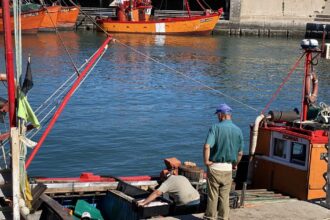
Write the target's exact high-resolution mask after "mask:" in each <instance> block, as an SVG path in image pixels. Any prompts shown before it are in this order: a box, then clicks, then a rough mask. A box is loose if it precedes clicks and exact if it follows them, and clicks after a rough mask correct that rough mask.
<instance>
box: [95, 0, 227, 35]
mask: <svg viewBox="0 0 330 220" xmlns="http://www.w3.org/2000/svg"><path fill="white" fill-rule="evenodd" d="M198 3H199V4H200V2H199V1H198ZM184 4H185V8H186V9H187V11H160V10H159V11H158V12H159V13H158V14H157V15H156V14H153V15H152V14H151V11H152V8H153V6H152V5H151V1H148V0H146V1H141V0H131V1H128V0H123V1H119V2H115V4H114V5H113V6H112V7H114V8H115V11H116V16H115V17H109V18H99V19H97V22H98V24H99V26H100V27H98V30H99V31H101V30H105V31H107V32H111V33H144V34H178V35H179V34H180V35H184V34H196V35H203V34H204V35H206V34H210V33H211V32H212V31H213V29H214V27H215V25H216V23H217V22H218V20H219V18H220V16H221V14H222V9H219V10H218V11H212V10H211V9H206V8H205V7H203V6H202V5H201V4H200V6H201V7H202V8H203V11H191V10H190V7H189V2H188V0H184ZM156 11H157V10H156Z"/></svg>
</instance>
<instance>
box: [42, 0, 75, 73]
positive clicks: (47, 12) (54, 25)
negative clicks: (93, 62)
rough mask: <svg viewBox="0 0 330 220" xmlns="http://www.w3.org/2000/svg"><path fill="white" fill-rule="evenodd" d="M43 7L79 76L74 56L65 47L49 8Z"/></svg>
mask: <svg viewBox="0 0 330 220" xmlns="http://www.w3.org/2000/svg"><path fill="white" fill-rule="evenodd" d="M43 7H44V9H45V10H46V14H47V15H48V17H49V19H50V21H51V22H52V25H53V27H54V30H55V33H56V35H57V37H58V38H59V40H60V43H61V44H62V46H63V48H64V50H65V52H66V54H67V55H68V57H69V59H70V62H71V64H72V65H73V68H74V70H75V71H76V73H77V75H78V76H79V70H78V68H77V66H76V64H75V62H74V61H73V59H72V56H71V54H70V52H69V50H68V48H67V47H66V46H65V44H64V41H63V39H62V37H61V35H60V33H59V31H58V29H57V27H56V24H55V23H54V21H53V19H52V16H50V14H49V11H48V9H47V7H45V6H44V5H43Z"/></svg>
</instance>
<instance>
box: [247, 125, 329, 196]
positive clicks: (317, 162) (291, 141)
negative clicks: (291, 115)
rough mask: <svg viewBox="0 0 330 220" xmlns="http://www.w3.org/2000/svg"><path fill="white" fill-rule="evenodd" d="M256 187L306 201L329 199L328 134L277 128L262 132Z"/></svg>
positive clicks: (318, 131) (323, 131)
mask: <svg viewBox="0 0 330 220" xmlns="http://www.w3.org/2000/svg"><path fill="white" fill-rule="evenodd" d="M258 135H259V137H258V142H257V148H256V151H255V158H254V168H253V169H254V170H253V179H252V182H253V188H267V189H272V190H277V191H280V192H283V193H286V194H288V195H290V196H293V197H296V198H298V199H303V200H311V199H320V198H325V196H326V192H325V191H324V187H325V185H326V179H325V177H324V175H325V174H326V172H327V161H326V160H325V158H326V156H327V145H328V132H327V131H326V130H314V131H312V130H305V129H299V128H296V129H295V128H292V127H282V126H276V125H270V126H267V125H264V126H263V127H261V128H260V130H259V134H258Z"/></svg>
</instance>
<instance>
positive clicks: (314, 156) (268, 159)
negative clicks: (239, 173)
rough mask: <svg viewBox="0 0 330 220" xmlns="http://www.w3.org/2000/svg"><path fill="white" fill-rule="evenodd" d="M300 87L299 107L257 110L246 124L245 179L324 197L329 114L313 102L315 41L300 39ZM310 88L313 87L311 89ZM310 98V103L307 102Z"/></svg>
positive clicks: (326, 108)
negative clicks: (302, 76)
mask: <svg viewBox="0 0 330 220" xmlns="http://www.w3.org/2000/svg"><path fill="white" fill-rule="evenodd" d="M301 46H302V48H303V49H304V50H305V52H304V57H305V59H306V60H305V79H304V82H305V85H303V89H302V95H303V97H304V99H303V101H302V110H301V113H300V114H299V112H298V110H295V111H290V112H282V111H278V112H273V111H270V112H269V114H268V115H267V116H265V115H263V114H261V115H260V116H258V118H257V119H256V122H255V124H254V126H253V127H251V144H250V155H251V156H252V157H251V159H250V164H249V174H248V182H251V183H252V187H253V188H266V189H271V190H276V191H279V192H281V193H284V194H287V195H290V196H292V197H295V198H298V199H302V200H313V199H321V198H325V197H326V188H327V187H326V185H327V175H328V172H329V171H328V161H327V158H328V145H329V115H330V114H329V112H330V108H329V106H327V105H326V104H324V103H320V104H319V105H317V104H316V101H315V99H311V97H312V96H314V98H316V97H317V91H318V87H317V82H318V81H317V78H316V77H314V79H313V77H312V76H313V75H315V73H314V70H313V66H314V63H317V62H316V61H314V62H313V60H315V59H317V57H318V56H319V55H320V53H321V51H320V50H319V49H318V47H317V46H318V43H317V41H315V40H304V41H303V42H302V45H301ZM311 87H313V88H311ZM311 100H312V101H311Z"/></svg>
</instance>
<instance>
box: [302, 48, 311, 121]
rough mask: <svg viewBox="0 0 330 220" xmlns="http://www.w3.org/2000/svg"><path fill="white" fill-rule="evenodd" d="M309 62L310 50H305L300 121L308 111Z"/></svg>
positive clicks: (304, 118)
mask: <svg viewBox="0 0 330 220" xmlns="http://www.w3.org/2000/svg"><path fill="white" fill-rule="evenodd" d="M311 62H312V51H310V50H306V59H305V77H304V86H303V91H302V94H303V97H302V99H303V101H302V103H303V104H302V116H301V121H306V120H307V112H308V101H307V98H306V97H307V96H308V95H309V94H307V93H308V92H309V91H308V88H309V83H310V70H311Z"/></svg>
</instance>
